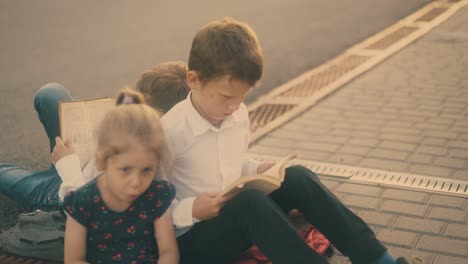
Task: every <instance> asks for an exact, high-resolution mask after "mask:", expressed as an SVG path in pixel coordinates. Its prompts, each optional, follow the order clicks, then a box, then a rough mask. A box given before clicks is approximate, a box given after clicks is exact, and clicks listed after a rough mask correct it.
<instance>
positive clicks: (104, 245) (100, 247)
mask: <svg viewBox="0 0 468 264" xmlns="http://www.w3.org/2000/svg"><path fill="white" fill-rule="evenodd" d="M97 248H98V249H99V250H100V251H104V250H106V249H107V245H106V244H98V245H97Z"/></svg>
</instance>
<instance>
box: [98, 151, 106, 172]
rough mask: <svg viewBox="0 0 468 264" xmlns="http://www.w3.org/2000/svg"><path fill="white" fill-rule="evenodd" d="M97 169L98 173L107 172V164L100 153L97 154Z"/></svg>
mask: <svg viewBox="0 0 468 264" xmlns="http://www.w3.org/2000/svg"><path fill="white" fill-rule="evenodd" d="M96 169H98V171H105V170H106V162H105V160H104V157H103V156H102V153H100V152H96Z"/></svg>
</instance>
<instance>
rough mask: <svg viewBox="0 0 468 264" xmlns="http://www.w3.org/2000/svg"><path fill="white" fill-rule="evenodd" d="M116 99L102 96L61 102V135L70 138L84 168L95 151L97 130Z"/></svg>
mask: <svg viewBox="0 0 468 264" xmlns="http://www.w3.org/2000/svg"><path fill="white" fill-rule="evenodd" d="M114 106H115V99H110V98H100V99H92V100H83V101H67V102H59V123H60V136H61V138H62V140H64V141H65V140H66V139H70V140H71V142H72V143H73V144H74V147H75V151H76V153H77V154H78V157H79V158H80V162H81V167H82V168H83V167H84V166H85V165H86V164H87V163H88V161H89V160H90V158H92V157H93V155H94V152H95V146H96V143H95V130H96V127H97V125H98V124H99V122H100V121H101V120H102V118H103V117H104V115H105V114H106V113H107V112H108V111H109V110H110V109H111V108H112V107H114Z"/></svg>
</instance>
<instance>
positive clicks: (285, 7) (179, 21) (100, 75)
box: [0, 0, 430, 209]
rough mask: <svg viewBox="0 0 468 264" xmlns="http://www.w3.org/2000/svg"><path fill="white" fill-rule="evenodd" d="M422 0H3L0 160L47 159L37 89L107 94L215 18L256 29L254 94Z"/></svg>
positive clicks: (31, 163)
mask: <svg viewBox="0 0 468 264" xmlns="http://www.w3.org/2000/svg"><path fill="white" fill-rule="evenodd" d="M428 2H430V1H429V0H412V1H407V0H387V1H384V0H378V1H375V0H359V1H355V0H354V1H353V0H341V1H327V0H315V1H311V0H291V1H284V0H283V1H281V0H258V1H247V0H238V1H214V0H210V1H208V0H204V1H203V0H201V1H149V0H144V1H143V0H142V1H123V0H102V1H92V0H85V1H59V0H41V1H26V0H15V1H14V0H0V38H1V41H0V47H1V48H0V128H1V136H0V146H1V148H0V162H5V163H16V164H20V165H22V166H25V167H27V168H33V169H43V168H46V167H48V166H49V161H48V142H47V138H46V135H45V133H44V131H43V129H42V127H41V124H40V123H39V121H38V119H37V116H36V113H35V111H34V108H33V105H32V100H33V98H34V94H35V91H37V89H38V88H39V87H40V86H42V85H43V84H45V83H47V82H59V83H62V84H64V85H65V86H66V87H67V88H69V90H70V91H71V93H72V95H73V96H74V97H76V98H78V99H85V98H93V97H103V96H113V95H115V94H116V91H117V90H118V89H119V88H121V87H123V86H124V85H133V84H134V82H135V80H136V78H137V77H138V76H139V74H140V73H141V72H142V71H143V70H144V69H146V68H149V67H150V66H152V65H154V64H157V63H160V62H164V61H168V60H186V59H187V55H188V52H189V48H190V44H191V39H192V37H193V35H194V34H195V32H196V31H197V29H198V28H200V27H201V26H202V25H204V24H205V23H207V22H208V21H210V20H212V19H217V18H221V17H224V16H232V17H234V18H237V19H240V20H243V21H245V22H247V23H249V24H250V25H251V26H252V28H253V29H254V30H255V31H256V32H257V33H258V36H259V38H260V41H261V43H262V46H263V48H264V54H265V64H266V66H265V73H264V78H263V81H262V86H261V87H260V88H258V89H257V90H256V91H255V92H254V93H253V95H252V97H251V98H250V99H249V101H252V100H253V99H254V98H255V97H256V96H258V95H259V94H262V93H264V92H265V91H267V90H269V89H271V88H273V87H275V86H277V85H279V84H281V83H283V82H285V81H287V80H288V79H290V78H292V77H295V76H297V75H299V74H300V73H302V72H304V71H306V70H308V69H311V68H313V67H315V66H317V65H320V64H321V63H323V62H325V61H327V60H328V59H330V58H332V57H334V56H336V55H337V54H339V53H340V52H342V51H343V50H345V49H346V48H348V47H350V46H352V45H353V44H355V43H357V42H359V41H361V40H363V39H365V38H366V37H368V36H370V35H372V34H374V33H375V32H378V31H380V30H382V29H384V28H385V27H387V26H389V25H391V24H392V23H394V22H396V21H397V20H399V19H400V18H403V17H405V16H406V15H408V14H410V13H412V12H413V11H415V10H417V9H419V8H420V7H421V6H423V5H424V4H425V3H428ZM0 209H1V208H0Z"/></svg>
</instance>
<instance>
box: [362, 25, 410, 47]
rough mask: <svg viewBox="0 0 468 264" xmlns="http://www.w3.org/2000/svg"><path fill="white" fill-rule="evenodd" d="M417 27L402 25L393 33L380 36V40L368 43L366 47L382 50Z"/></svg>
mask: <svg viewBox="0 0 468 264" xmlns="http://www.w3.org/2000/svg"><path fill="white" fill-rule="evenodd" d="M417 29H418V28H417V27H409V26H403V27H401V28H399V29H397V30H396V31H394V32H393V33H390V34H388V35H387V36H385V37H383V38H381V39H380V40H377V41H376V42H374V43H373V44H371V45H369V46H368V47H367V48H366V49H372V50H384V49H386V48H388V47H390V46H392V45H393V44H395V43H396V42H398V41H400V40H401V39H403V38H404V37H406V36H408V35H409V34H411V33H413V32H414V31H416V30H417Z"/></svg>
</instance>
